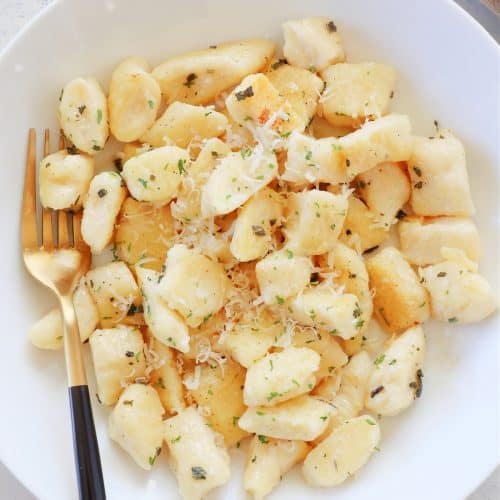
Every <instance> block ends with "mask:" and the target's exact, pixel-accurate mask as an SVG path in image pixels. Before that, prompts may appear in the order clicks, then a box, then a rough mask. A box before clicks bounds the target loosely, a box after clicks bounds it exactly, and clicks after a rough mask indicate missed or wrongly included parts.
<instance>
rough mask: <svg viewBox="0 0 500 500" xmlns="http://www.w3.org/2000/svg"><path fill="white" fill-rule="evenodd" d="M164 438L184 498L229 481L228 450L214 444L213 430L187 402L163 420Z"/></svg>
mask: <svg viewBox="0 0 500 500" xmlns="http://www.w3.org/2000/svg"><path fill="white" fill-rule="evenodd" d="M164 439H165V442H166V443H167V446H168V449H169V451H170V455H171V458H172V468H173V470H174V473H175V475H176V476H177V482H178V484H179V490H180V493H181V496H182V498H183V499H184V500H201V499H202V498H203V497H204V496H205V494H206V493H208V492H209V491H210V490H212V489H213V488H216V487H217V486H220V485H222V484H224V483H226V482H227V481H229V475H230V468H229V454H228V453H227V451H226V449H225V448H224V447H223V446H220V445H217V441H216V435H215V432H214V431H213V430H212V429H211V428H210V427H209V426H208V425H206V422H205V421H204V419H203V417H202V416H201V415H200V414H199V413H198V412H197V411H196V409H195V407H193V406H190V407H188V408H186V409H185V410H182V411H181V412H179V414H178V415H175V416H174V417H171V418H169V419H167V420H166V421H165V427H164Z"/></svg>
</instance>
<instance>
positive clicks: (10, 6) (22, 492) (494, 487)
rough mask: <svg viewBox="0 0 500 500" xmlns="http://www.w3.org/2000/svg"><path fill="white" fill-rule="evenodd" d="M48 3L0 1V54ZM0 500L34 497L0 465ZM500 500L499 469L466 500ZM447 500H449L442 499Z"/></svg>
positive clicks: (491, 25)
mask: <svg viewBox="0 0 500 500" xmlns="http://www.w3.org/2000/svg"><path fill="white" fill-rule="evenodd" d="M50 1H51V0H0V7H1V11H2V15H1V17H0V51H1V50H2V49H3V48H4V46H5V45H6V44H7V43H8V42H9V40H10V39H11V38H12V37H13V36H15V34H16V33H17V32H18V31H19V29H20V28H21V27H22V26H23V25H24V24H25V23H26V22H27V21H29V20H30V19H31V18H32V17H33V16H34V15H36V14H37V13H38V12H39V11H40V10H41V9H42V8H43V7H45V6H46V5H47V4H49V3H50ZM456 1H457V3H458V4H459V5H461V6H462V7H464V8H465V9H466V10H467V11H468V12H469V13H471V14H472V15H473V16H474V17H476V19H477V20H478V21H479V22H480V23H481V24H482V25H483V26H484V27H485V28H486V29H487V30H488V31H489V32H490V33H491V34H492V35H493V36H494V37H495V39H496V40H497V41H499V40H500V19H499V18H498V17H496V16H495V14H493V13H492V12H491V11H490V10H488V9H487V8H486V7H485V6H484V5H482V4H481V3H480V2H479V1H478V0H456ZM0 495H1V498H5V499H13V500H33V498H34V497H33V496H32V495H31V494H30V493H29V492H27V491H26V489H25V488H24V487H23V486H22V485H21V484H20V483H19V482H18V481H17V480H16V479H15V478H14V477H13V476H12V475H11V474H10V473H9V472H8V471H7V469H5V467H4V466H3V465H2V464H0ZM499 498H500V469H497V470H496V471H495V472H494V473H493V474H492V475H491V476H490V478H488V480H487V481H485V483H484V484H483V485H482V486H481V487H480V488H479V489H478V490H477V491H476V492H475V493H474V494H473V495H471V496H470V497H469V499H468V500H496V499H499ZM443 500H448V499H443Z"/></svg>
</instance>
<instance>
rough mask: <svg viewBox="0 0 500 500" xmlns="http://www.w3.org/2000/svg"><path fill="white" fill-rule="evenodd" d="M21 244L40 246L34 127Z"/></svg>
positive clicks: (26, 181) (31, 137)
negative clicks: (37, 218)
mask: <svg viewBox="0 0 500 500" xmlns="http://www.w3.org/2000/svg"><path fill="white" fill-rule="evenodd" d="M21 245H22V247H23V249H24V248H34V247H36V246H38V232H37V223H36V133H35V129H33V128H31V129H30V131H29V138H28V155H27V158H26V173H25V177H24V192H23V206H22V212H21Z"/></svg>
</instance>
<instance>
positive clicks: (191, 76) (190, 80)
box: [183, 73, 198, 89]
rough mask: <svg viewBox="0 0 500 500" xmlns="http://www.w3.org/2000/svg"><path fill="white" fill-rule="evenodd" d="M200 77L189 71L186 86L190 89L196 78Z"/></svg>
mask: <svg viewBox="0 0 500 500" xmlns="http://www.w3.org/2000/svg"><path fill="white" fill-rule="evenodd" d="M197 78H198V77H197V76H196V73H189V75H188V76H187V77H186V81H185V82H184V84H183V85H184V86H185V87H187V88H188V89H190V88H191V86H192V85H194V82H195V80H196V79H197Z"/></svg>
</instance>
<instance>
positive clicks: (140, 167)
mask: <svg viewBox="0 0 500 500" xmlns="http://www.w3.org/2000/svg"><path fill="white" fill-rule="evenodd" d="M189 162H190V160H189V155H188V153H187V151H186V150H185V149H181V148H178V147H176V146H163V147H161V148H156V149H153V150H152V151H146V152H145V153H142V154H140V155H139V156H134V157H133V158H130V160H128V161H127V162H126V163H125V165H123V171H122V177H123V179H124V180H125V182H126V183H127V188H128V190H129V191H130V194H131V195H132V196H133V197H134V198H135V199H136V200H138V201H146V202H153V203H155V204H156V205H165V204H167V203H168V202H169V201H171V200H172V199H173V198H175V197H176V195H177V192H178V190H179V186H180V184H181V182H182V176H183V175H184V174H185V173H186V170H187V169H188V168H189Z"/></svg>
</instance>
